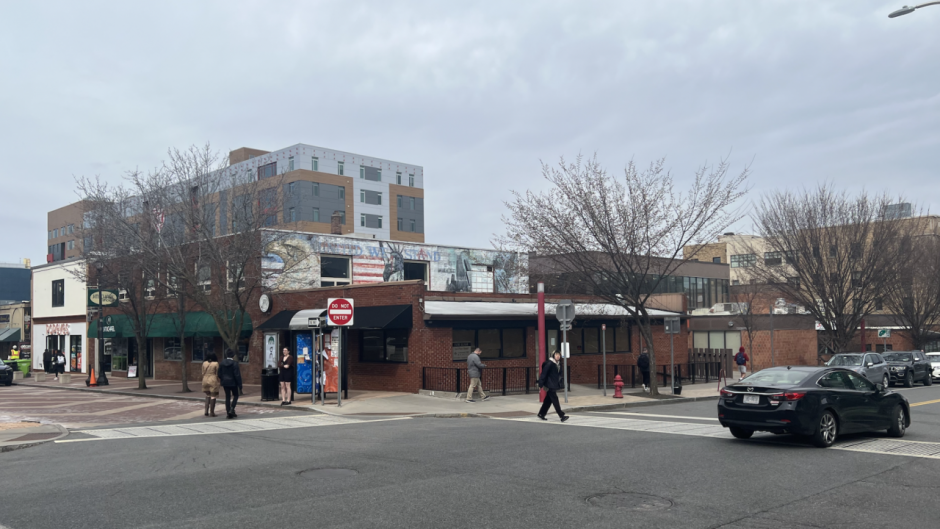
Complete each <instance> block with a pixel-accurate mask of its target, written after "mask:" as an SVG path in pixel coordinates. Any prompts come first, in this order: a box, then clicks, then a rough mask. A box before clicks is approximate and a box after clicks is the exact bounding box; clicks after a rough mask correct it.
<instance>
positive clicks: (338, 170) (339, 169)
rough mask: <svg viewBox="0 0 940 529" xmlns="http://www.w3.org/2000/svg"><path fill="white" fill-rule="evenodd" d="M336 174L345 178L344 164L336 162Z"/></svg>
mask: <svg viewBox="0 0 940 529" xmlns="http://www.w3.org/2000/svg"><path fill="white" fill-rule="evenodd" d="M336 174H338V175H340V176H343V174H344V171H343V162H336Z"/></svg>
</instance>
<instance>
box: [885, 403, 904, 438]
mask: <svg viewBox="0 0 940 529" xmlns="http://www.w3.org/2000/svg"><path fill="white" fill-rule="evenodd" d="M906 424H907V414H906V413H904V407H903V406H901V405H898V406H895V407H894V411H892V412H891V427H890V428H888V435H890V436H891V437H904V432H905V431H906V430H907V426H906Z"/></svg>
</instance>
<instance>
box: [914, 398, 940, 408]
mask: <svg viewBox="0 0 940 529" xmlns="http://www.w3.org/2000/svg"><path fill="white" fill-rule="evenodd" d="M938 402H940V399H936V400H928V401H924V402H918V403H917V404H911V407H914V406H923V405H924V404H936V403H938Z"/></svg>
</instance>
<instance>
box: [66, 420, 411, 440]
mask: <svg viewBox="0 0 940 529" xmlns="http://www.w3.org/2000/svg"><path fill="white" fill-rule="evenodd" d="M404 419H409V417H392V418H382V419H366V420H362V419H349V418H346V417H337V416H333V415H301V416H294V417H271V418H264V419H236V420H233V421H229V420H224V419H223V420H221V421H213V422H198V423H188V424H166V425H154V426H135V427H128V428H102V429H94V430H73V431H72V433H73V434H81V436H79V438H66V439H62V440H60V441H56V442H57V443H80V442H84V441H101V440H106V439H143V438H150V437H176V436H183V435H213V434H231V433H249V432H264V431H271V430H287V429H293V428H311V427H315V426H340V425H344V424H362V423H370V422H383V421H396V420H404Z"/></svg>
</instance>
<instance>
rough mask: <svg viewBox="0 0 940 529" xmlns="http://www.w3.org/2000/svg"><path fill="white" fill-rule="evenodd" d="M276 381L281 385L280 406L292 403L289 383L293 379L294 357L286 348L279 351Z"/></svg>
mask: <svg viewBox="0 0 940 529" xmlns="http://www.w3.org/2000/svg"><path fill="white" fill-rule="evenodd" d="M277 379H278V381H279V382H280V383H281V406H287V405H288V404H290V403H291V402H292V400H291V388H290V383H291V381H292V380H293V379H294V357H293V356H291V354H290V349H288V348H286V347H285V348H284V349H283V350H282V351H281V363H279V364H278V373H277Z"/></svg>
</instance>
